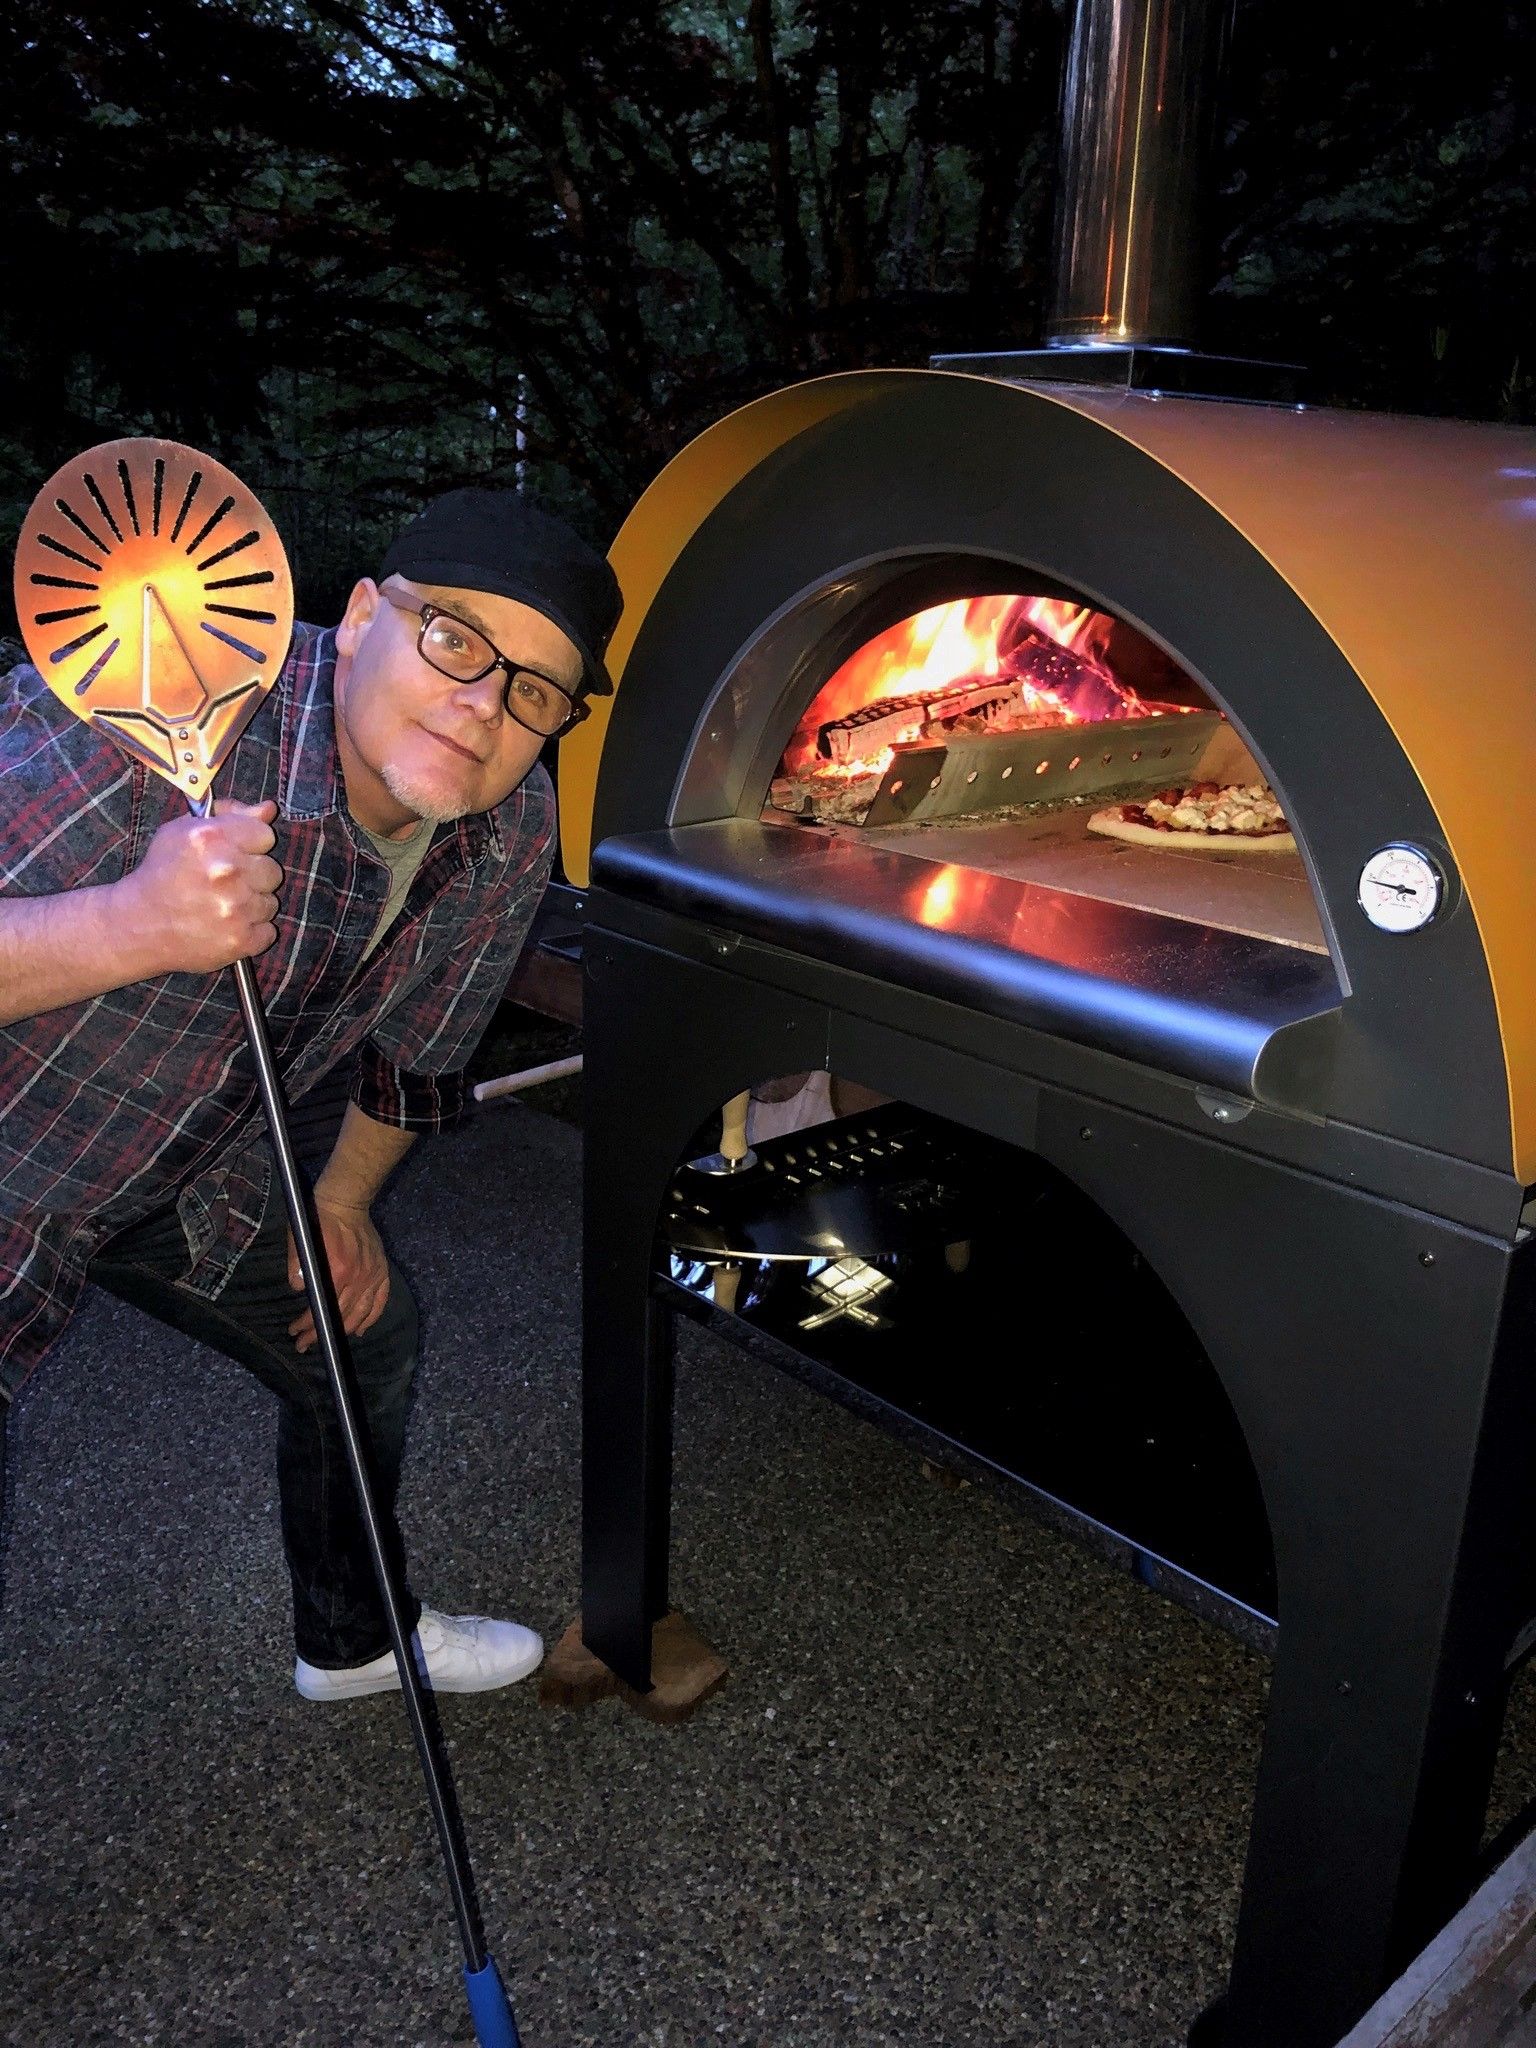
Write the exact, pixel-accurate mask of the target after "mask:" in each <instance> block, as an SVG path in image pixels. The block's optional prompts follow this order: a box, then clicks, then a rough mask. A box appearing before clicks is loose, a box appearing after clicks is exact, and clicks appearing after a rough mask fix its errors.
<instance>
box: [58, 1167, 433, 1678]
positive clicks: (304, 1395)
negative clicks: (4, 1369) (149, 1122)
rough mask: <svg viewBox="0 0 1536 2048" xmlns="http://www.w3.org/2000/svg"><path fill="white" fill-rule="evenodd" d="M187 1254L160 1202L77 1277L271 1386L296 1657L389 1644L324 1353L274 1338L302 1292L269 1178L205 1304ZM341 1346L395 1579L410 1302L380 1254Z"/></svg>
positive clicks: (354, 1658) (345, 1655)
mask: <svg viewBox="0 0 1536 2048" xmlns="http://www.w3.org/2000/svg"><path fill="white" fill-rule="evenodd" d="M189 1263H190V1255H189V1253H188V1250H187V1243H186V1239H185V1238H184V1237H183V1235H182V1230H181V1225H180V1223H179V1222H178V1221H177V1218H176V1213H175V1211H174V1210H173V1209H172V1210H166V1211H163V1212H162V1213H161V1214H159V1215H157V1216H152V1217H150V1218H149V1219H148V1220H147V1221H145V1222H143V1223H137V1224H135V1225H133V1227H132V1228H131V1229H129V1230H125V1231H121V1232H120V1233H119V1234H118V1235H117V1236H116V1237H114V1238H110V1239H109V1240H108V1241H107V1243H106V1244H104V1245H103V1246H102V1248H101V1250H100V1251H99V1252H98V1253H97V1254H96V1256H95V1258H94V1259H92V1261H91V1265H90V1278H91V1279H92V1280H94V1281H95V1282H96V1284H97V1285H98V1286H100V1287H104V1288H106V1290H107V1291H108V1293H110V1294H115V1295H116V1296H117V1297H118V1299H119V1300H120V1301H126V1302H130V1303H132V1305H133V1306H134V1307H135V1308H142V1309H146V1310H147V1311H148V1312H149V1314H150V1315H152V1316H156V1317H158V1318H159V1320H160V1321H161V1322H163V1323H169V1324H170V1325H171V1327H172V1329H175V1330H181V1331H183V1332H185V1334H186V1335H187V1336H189V1337H196V1338H199V1339H200V1340H201V1341H202V1342H203V1343H204V1344H209V1345H211V1346H212V1347H213V1349H214V1350H215V1351H222V1352H223V1354H224V1356H225V1357H226V1358H232V1359H234V1360H235V1362H236V1364H238V1365H243V1366H245V1367H246V1369H247V1370H248V1371H250V1372H253V1373H255V1375H256V1377H257V1378H258V1379H259V1380H260V1381H261V1382H262V1384H263V1386H267V1387H270V1388H271V1389H272V1391H273V1393H274V1394H276V1396H277V1398H278V1402H279V1404H280V1407H279V1415H278V1425H277V1486H278V1493H279V1496H280V1498H281V1502H282V1519H283V1549H284V1551H285V1552H286V1554H287V1558H288V1571H289V1574H290V1576H291V1578H292V1580H293V1632H294V1640H295V1642H296V1643H297V1645H298V1651H299V1655H300V1656H301V1657H303V1658H305V1659H306V1660H307V1661H308V1662H309V1663H311V1664H318V1665H322V1666H324V1667H326V1668H328V1669H331V1670H335V1669H338V1668H340V1667H341V1666H343V1665H348V1664H363V1663H366V1662H367V1661H368V1660H369V1659H370V1658H372V1657H377V1656H380V1655H382V1654H383V1652H384V1651H385V1650H387V1649H388V1648H389V1631H388V1628H387V1626H386V1624H385V1620H384V1608H383V1604H382V1602H381V1601H380V1599H379V1594H378V1588H377V1585H376V1583H375V1580H374V1575H373V1566H372V1563H371V1562H370V1559H369V1555H368V1547H367V1541H366V1538H365V1536H364V1531H363V1521H362V1516H361V1515H360V1513H359V1512H358V1506H357V1495H356V1491H355V1489H354V1487H353V1484H352V1474H351V1471H350V1469H349V1467H348V1465H347V1456H346V1450H345V1447H344V1444H343V1441H342V1435H341V1430H340V1427H339V1426H338V1424H337V1421H336V1411H335V1405H334V1403H333V1401H332V1399H331V1384H330V1378H329V1376H328V1374H327V1372H326V1369H325V1363H324V1360H323V1359H322V1358H321V1356H320V1350H319V1347H318V1345H317V1346H315V1347H313V1348H312V1349H310V1350H308V1351H305V1352H303V1353H300V1352H298V1351H296V1350H295V1349H294V1341H293V1339H292V1337H290V1336H289V1334H288V1325H289V1324H290V1323H291V1322H292V1321H293V1320H294V1318H295V1317H296V1316H298V1315H300V1314H302V1312H303V1309H304V1306H305V1297H304V1295H303V1293H302V1292H300V1293H295V1292H294V1291H293V1290H292V1289H291V1288H290V1287H289V1285H288V1235H287V1216H286V1213H285V1211H284V1207H283V1199H282V1195H281V1193H280V1192H279V1191H278V1189H277V1188H276V1186H275V1185H274V1187H273V1190H272V1192H271V1194H270V1195H269V1196H268V1198H267V1207H266V1213H265V1215H264V1216H263V1218H262V1224H261V1229H260V1232H259V1233H258V1235H257V1236H256V1238H255V1240H254V1242H253V1243H252V1245H251V1247H250V1249H249V1250H248V1251H247V1252H246V1254H245V1256H244V1257H243V1258H242V1259H241V1261H240V1263H239V1265H238V1266H237V1267H236V1268H235V1270H234V1272H233V1273H232V1274H231V1276H230V1278H229V1280H228V1282H227V1284H226V1285H225V1288H224V1291H223V1293H222V1294H221V1295H220V1296H219V1298H218V1300H217V1301H206V1300H204V1299H203V1297H202V1296H201V1295H198V1294H194V1293H192V1292H191V1290H190V1289H189V1288H186V1287H184V1286H181V1285H180V1284H179V1282H180V1280H181V1278H182V1276H183V1275H184V1274H185V1273H186V1271H187V1268H188V1265H189ZM348 1342H349V1344H350V1347H351V1353H352V1365H353V1369H354V1372H355V1374H356V1385H357V1390H358V1394H359V1408H360V1412H361V1413H362V1415H363V1416H364V1417H365V1418H366V1424H367V1428H368V1430H369V1432H370V1433H371V1436H372V1441H373V1463H374V1480H375V1490H376V1498H377V1500H378V1504H379V1511H380V1515H381V1517H382V1519H383V1522H384V1528H385V1532H386V1540H387V1542H388V1544H389V1547H390V1550H391V1554H392V1557H393V1560H394V1564H395V1568H396V1571H397V1573H398V1575H399V1583H400V1584H401V1585H402V1586H404V1585H405V1583H406V1581H405V1553H404V1547H403V1545H402V1544H401V1541H400V1531H399V1528H398V1526H397V1524H396V1522H395V1495H396V1493H397V1491H398V1489H399V1483H400V1458H401V1453H402V1451H403V1449H404V1447H405V1420H406V1410H407V1407H408V1405H409V1394H410V1387H411V1377H412V1374H413V1373H414V1372H415V1369H416V1304H415V1302H414V1301H413V1300H412V1299H411V1292H410V1289H409V1288H408V1287H407V1286H406V1283H405V1280H404V1278H403V1277H402V1275H401V1274H400V1273H399V1272H398V1270H397V1269H396V1267H395V1265H394V1263H393V1262H391V1264H390V1269H389V1303H388V1306H387V1307H386V1308H385V1310H384V1313H383V1315H381V1316H380V1317H379V1320H378V1321H377V1322H376V1323H375V1324H374V1326H373V1328H372V1329H371V1330H368V1331H365V1332H364V1334H363V1335H362V1336H360V1337H353V1338H350V1339H349V1340H348ZM418 1612H419V1608H418V1603H417V1602H416V1601H415V1599H414V1598H413V1597H411V1596H410V1594H409V1591H408V1590H407V1598H406V1619H407V1622H408V1623H410V1624H411V1625H414V1623H415V1620H416V1617H417V1614H418Z"/></svg>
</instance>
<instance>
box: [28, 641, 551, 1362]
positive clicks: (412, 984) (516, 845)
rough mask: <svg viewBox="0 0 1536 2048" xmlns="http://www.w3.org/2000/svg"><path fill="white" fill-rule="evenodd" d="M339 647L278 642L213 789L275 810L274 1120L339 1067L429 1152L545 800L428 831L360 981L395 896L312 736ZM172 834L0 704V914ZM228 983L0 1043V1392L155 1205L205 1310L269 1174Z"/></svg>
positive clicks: (81, 746)
mask: <svg viewBox="0 0 1536 2048" xmlns="http://www.w3.org/2000/svg"><path fill="white" fill-rule="evenodd" d="M335 660H336V648H335V638H334V635H333V634H331V633H329V632H321V631H319V630H318V629H316V628H315V627H312V626H299V627H297V628H296V629H295V633H294V639H293V643H292V646H291V648H290V650H289V655H288V659H287V661H286V662H285V664H284V666H283V669H282V673H281V674H280V676H279V677H278V680H277V683H276V685H275V687H274V688H273V689H272V691H271V692H270V694H269V695H268V697H267V700H266V702H265V703H264V704H263V706H262V708H261V710H260V711H259V712H258V713H257V715H256V717H255V718H254V719H253V720H252V721H251V724H250V725H249V727H248V728H247V729H246V731H245V732H244V733H243V734H242V735H241V738H240V740H239V742H238V744H237V745H236V747H235V749H234V751H233V753H232V754H231V755H230V758H229V760H228V761H227V762H226V764H225V766H224V768H223V769H222V770H221V772H220V777H219V791H218V794H219V795H220V796H221V797H235V798H238V799H239V800H240V801H241V802H243V803H259V802H261V801H262V800H263V799H264V798H266V797H275V798H276V800H277V803H278V806H279V812H278V819H277V825H276V831H277V846H276V849H275V852H276V857H277V859H278V860H279V861H280V862H281V863H282V867H283V884H282V889H281V892H280V896H279V902H278V913H277V940H276V943H275V944H274V945H272V946H271V947H269V948H268V950H267V951H266V952H265V953H263V954H262V955H261V956H260V958H259V959H257V960H256V961H255V962H254V963H253V965H254V968H255V973H256V979H257V982H258V984H259V986H260V989H261V996H262V1001H263V1004H264V1005H265V1008H266V1013H267V1020H268V1023H269V1025H270V1028H271V1034H272V1043H273V1049H274V1052H275V1054H276V1058H277V1063H278V1067H279V1070H280V1072H281V1074H282V1077H283V1083H284V1087H285V1089H286V1091H287V1094H288V1097H289V1100H290V1101H297V1100H299V1098H301V1097H302V1096H303V1095H304V1094H305V1093H306V1092H307V1091H308V1090H310V1089H311V1088H313V1087H314V1085H315V1083H316V1082H317V1081H318V1080H319V1079H320V1078H321V1076H322V1075H324V1074H326V1073H328V1072H329V1071H330V1070H331V1069H333V1068H334V1067H336V1066H337V1065H338V1064H339V1063H341V1062H343V1061H345V1062H348V1063H350V1064H351V1067H352V1099H353V1100H354V1101H355V1102H356V1103H357V1104H358V1105H359V1107H360V1108H361V1109H363V1110H364V1111H365V1112H366V1113H367V1114H368V1115H369V1116H371V1117H373V1118H375V1119H376V1120H377V1121H378V1122H379V1123H384V1124H392V1125H395V1126H396V1127H398V1128H400V1129H402V1130H414V1131H431V1130H438V1129H441V1128H442V1127H443V1126H445V1125H447V1124H449V1123H451V1122H453V1121H455V1120H456V1119H457V1118H458V1117H459V1116H460V1115H461V1114H462V1113H463V1110H464V1108H465V1103H466V1089H465V1085H464V1079H463V1073H462V1069H463V1067H464V1064H465V1062H466V1060H467V1059H468V1058H469V1055H470V1053H471V1052H472V1051H473V1049H474V1046H475V1043H476V1041H477V1040H478V1038H479V1037H480V1035H481V1033H482V1031H483V1030H484V1028H485V1026H486V1024H487V1022H488V1021H489V1018H490V1015H491V1012H492V1010H493V1009H494V1007H495V1005H496V1003H497V1002H498V1001H499V999H500V997H501V995H502V992H503V990H504V989H505V987H506V984H507V980H508V977H509V976H510V974H511V971H512V968H513V965H514V963H515V962H516V959H517V955H518V952H519V950H520V948H521V946H522V943H523V940H524V938H525V937H526V935H527V931H528V926H529V923H530V921H531V919H532V916H533V912H534V908H535V906H536V904H537V902H538V898H539V895H540V893H541V891H542V889H543V887H544V883H545V881H546V880H547V878H548V874H549V866H550V860H551V855H552V848H553V840H554V802H553V792H552V790H551V787H550V782H549V778H548V776H547V775H546V774H545V773H544V770H543V769H542V768H539V767H536V768H535V769H534V770H533V772H532V773H531V774H530V775H529V776H528V777H527V779H526V780H525V781H524V782H523V783H522V785H521V786H520V787H519V788H518V789H516V790H514V791H513V793H512V794H511V796H509V797H508V798H507V799H506V801H505V802H504V803H502V804H500V805H498V806H497V808H496V809H495V810H494V811H492V812H489V813H487V814H485V815H484V816H476V817H469V818H462V819H460V820H459V821H458V823H457V824H454V825H440V826H439V827H438V828H437V830H436V832H435V834H434V836H433V839H432V842H431V845H430V847H429V849H428V851H427V855H426V858H425V859H424V860H423V862H422V864H421V868H420V870H419V871H418V873H417V875H416V878H415V881H414V882H413V883H412V886H411V890H410V893H409V895H408V896H407V898H406V901H405V905H404V908H403V909H402V911H401V912H400V914H399V916H398V917H397V918H396V920H395V922H394V924H393V925H392V926H391V928H390V930H389V932H388V934H387V935H386V937H385V939H384V941H383V943H382V944H381V945H380V947H379V949H378V950H377V952H375V953H374V954H373V955H372V956H371V958H370V959H369V960H368V961H367V962H366V963H364V962H363V952H364V949H365V948H366V946H367V944H368V940H369V937H370V935H371V934H372V931H373V928H374V925H375V923H376V922H377V920H378V916H379V912H380V910H381V909H382V907H383V904H384V901H385V898H386V896H387V894H388V889H389V875H388V872H387V870H386V868H385V865H384V863H383V862H382V861H381V860H380V859H379V858H378V856H377V855H376V854H375V853H374V852H373V851H372V849H371V848H370V847H369V846H368V844H367V841H366V839H365V837H364V834H363V833H362V832H361V830H360V829H359V828H358V827H357V825H355V824H354V823H353V821H352V819H351V817H350V816H349V815H348V812H347V808H346V800H345V792H344V789H343V786H342V777H341V768H340V764H339V762H338V760H337V755H336V744H335V729H334V724H333V720H332V708H331V685H332V677H333V674H334V670H335ZM182 815H185V807H184V802H183V799H182V798H181V797H180V796H179V795H178V794H177V792H176V791H175V790H174V789H172V788H170V787H169V786H168V785H167V784H166V783H164V782H162V781H161V780H160V779H159V777H158V776H155V775H152V774H150V773H149V772H148V771H147V770H146V769H144V768H142V767H140V766H139V765H137V764H136V763H131V762H129V761H128V760H127V759H126V758H125V756H124V755H123V754H122V753H121V752H120V751H119V750H118V749H117V748H116V747H115V746H114V745H113V744H112V742H111V741H110V740H109V739H107V738H106V737H105V736H104V735H102V734H99V733H97V732H96V731H94V730H93V729H92V728H90V727H89V726H87V725H85V724H83V723H81V722H80V721H78V720H76V719H75V718H73V717H72V716H71V715H70V713H69V712H68V711H67V710H65V708H64V707H63V706H62V705H61V704H59V703H58V702H57V700H56V699H55V698H54V697H53V695H52V693H51V692H50V691H49V689H48V688H47V686H46V685H45V684H44V683H43V681H42V679H41V678H40V677H39V675H38V674H37V672H36V670H35V669H32V668H26V667H23V668H19V669H15V670H13V671H12V672H11V674H10V675H9V676H7V677H5V678H4V679H3V681H0V896H52V895H56V894H62V893H64V892H66V891H68V890H72V889H82V888H87V887H90V886H92V885H94V884H97V883H108V882H115V881H117V880H118V879H119V878H120V877H121V876H123V875H125V874H127V873H128V872H129V871H130V870H131V869H132V868H134V867H136V866H137V865H138V863H139V861H140V860H141V859H142V858H143V855H144V853H145V850H146V848H147V847H148V845H149V841H150V838H151V837H152V835H153V834H154V832H155V831H156V830H157V829H158V827H159V826H161V825H162V824H164V823H166V822H167V821H168V820H169V819H172V818H175V817H177V816H182ZM265 1129H266V1126H265V1123H264V1120H263V1118H262V1116H261V1113H260V1110H259V1109H258V1107H257V1092H256V1077H255V1068H254V1066H253V1064H252V1061H251V1058H250V1054H249V1051H248V1049H247V1046H246V1041H245V1031H244V1027H243V1025H242V1023H241V1018H240V1007H239V1001H238V998H237V996H236V993H235V984H234V977H233V975H231V974H229V973H227V972H225V973H221V974H166V975H161V976H159V977H158V978H157V979H155V980H152V981H140V982H134V983H132V984H130V985H129V986H128V987H126V988H120V989H115V990H113V991H112V992H111V993H110V994H107V995H103V996H97V997H96V998H94V1000H92V1001H90V1002H83V1003H73V1004H70V1005H68V1006H67V1007H66V1008H63V1009H58V1010H51V1011H48V1012H46V1013H45V1014H44V1015H42V1016H38V1017H29V1018H24V1019H23V1020H22V1021H21V1022H19V1023H16V1024H12V1025H9V1026H4V1027H0V1392H3V1393H5V1394H7V1395H8V1394H11V1393H13V1392H14V1391H15V1389H16V1388H17V1387H18V1386H19V1385H20V1384H21V1382H22V1380H23V1379H25V1377H26V1375H27V1373H28V1372H29V1371H30V1370H31V1368H32V1367H33V1366H34V1365H35V1364H36V1363H37V1361H38V1360H39V1359H40V1358H41V1357H42V1355H43V1353H44V1351H45V1350H46V1349H47V1348H48V1346H49V1345H50V1344H51V1343H52V1342H53V1340H54V1339H55V1338H56V1337H57V1336H58V1334H59V1332H60V1331H61V1330H62V1329H63V1327H64V1325H65V1323H66V1322H67V1321H68V1319H69V1315H70V1312H71V1310H72V1309H73V1307H74V1304H75V1302H76V1300H77V1298H78V1296H79V1293H80V1290H81V1287H82V1286H83V1284H84V1280H85V1270H86V1266H87V1264H88V1262H89V1260H90V1258H91V1256H92V1254H93V1253H94V1252H95V1251H96V1249H97V1247H98V1246H99V1245H100V1244H101V1243H102V1242H103V1241H104V1240H105V1239H106V1238H108V1237H110V1236H111V1235H112V1234H113V1233H114V1232H116V1231H118V1230H121V1229H123V1228H125V1227H126V1226H127V1225H128V1224H130V1223H134V1222H137V1221H138V1220H139V1219H141V1218H142V1217H144V1216H146V1215H149V1214H150V1213H152V1212H153V1211H154V1210H156V1209H160V1208H164V1207H166V1206H167V1205H169V1204H170V1203H172V1202H174V1203H175V1204H176V1205H177V1209H178V1213H179V1215H180V1219H181V1223H182V1227H183V1229H184V1231H185V1233H186V1238H187V1256H188V1272H187V1275H186V1279H185V1281H184V1283H183V1284H185V1285H186V1286H188V1287H190V1288H192V1289H193V1290H194V1291H195V1292H197V1293H199V1294H202V1295H204V1296H207V1297H209V1298H210V1299H211V1298H216V1297H217V1295H218V1294H219V1292H220V1290H221V1289H222V1288H223V1286H224V1285H225V1283H226V1282H227V1280H228V1278H229V1276H230V1274H231V1273H232V1272H233V1270H234V1267H235V1264H236V1262H237V1260H238V1259H239V1257H240V1255H241V1253H242V1252H243V1251H244V1250H245V1248H246V1246H247V1245H248V1244H249V1243H250V1241H251V1239H252V1237H253V1236H254V1234H255V1231H256V1228H257V1225H258V1223H259V1221H260V1218H261V1213H262V1209H263V1206H264V1203H265V1200H266V1192H267V1183H268V1179H269V1176H270V1174H271V1170H272V1167H271V1157H270V1153H269V1151H268V1149H267V1146H266V1144H265Z"/></svg>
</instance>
